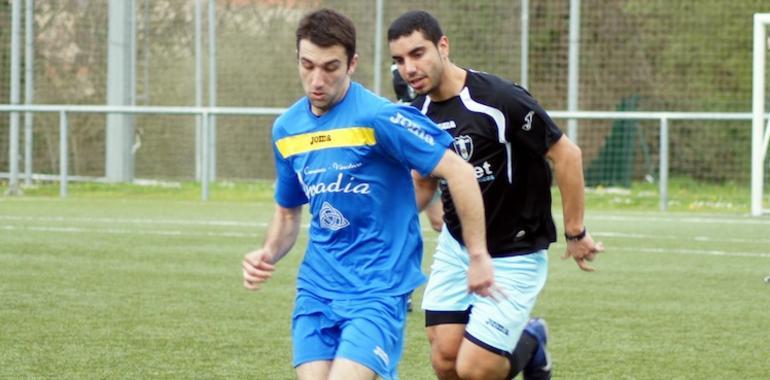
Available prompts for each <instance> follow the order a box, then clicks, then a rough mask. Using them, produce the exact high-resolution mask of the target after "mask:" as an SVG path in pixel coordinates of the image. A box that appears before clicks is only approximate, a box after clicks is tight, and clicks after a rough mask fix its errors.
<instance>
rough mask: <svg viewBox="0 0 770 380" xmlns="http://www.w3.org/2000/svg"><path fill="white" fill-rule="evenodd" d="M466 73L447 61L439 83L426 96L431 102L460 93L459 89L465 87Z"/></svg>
mask: <svg viewBox="0 0 770 380" xmlns="http://www.w3.org/2000/svg"><path fill="white" fill-rule="evenodd" d="M467 75H468V73H467V72H466V71H465V70H464V69H462V68H460V67H457V65H455V64H454V63H452V62H447V64H446V68H445V69H444V72H443V74H442V75H441V85H439V86H438V87H436V88H435V89H433V91H431V92H430V93H429V94H428V96H429V97H430V100H431V101H432V102H441V101H444V100H447V99H449V98H453V97H455V96H457V95H460V91H461V90H462V89H463V87H465V77H466V76H467Z"/></svg>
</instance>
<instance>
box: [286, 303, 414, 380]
mask: <svg viewBox="0 0 770 380" xmlns="http://www.w3.org/2000/svg"><path fill="white" fill-rule="evenodd" d="M408 298H409V297H408V295H403V296H396V297H370V298H361V299H354V300H337V301H334V300H328V299H325V298H321V297H318V296H315V295H313V294H311V293H309V292H307V291H303V290H302V289H300V290H298V291H297V298H296V301H295V307H294V315H293V317H292V329H291V330H292V346H293V357H294V359H293V363H292V364H293V365H294V367H297V366H299V365H301V364H303V363H307V362H312V361H317V360H334V359H335V358H345V359H349V360H352V361H354V362H356V363H359V364H361V365H364V366H366V367H368V368H369V369H371V370H372V371H374V372H375V373H377V375H379V376H380V377H381V378H383V379H392V380H396V379H398V370H397V369H398V363H399V362H400V361H401V354H402V351H403V346H404V325H405V323H406V303H407V300H408Z"/></svg>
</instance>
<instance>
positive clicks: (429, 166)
mask: <svg viewBox="0 0 770 380" xmlns="http://www.w3.org/2000/svg"><path fill="white" fill-rule="evenodd" d="M355 38H356V37H355V28H354V26H353V24H352V22H351V21H350V20H349V19H348V18H347V17H345V16H343V15H341V14H339V13H337V12H335V11H332V10H320V11H316V12H313V13H311V14H309V15H307V16H305V17H304V18H303V19H302V20H301V21H300V23H299V27H298V29H297V39H296V41H297V59H298V66H299V67H298V68H299V76H300V79H301V82H302V85H303V88H304V91H305V95H306V96H304V97H303V98H301V99H300V100H299V101H297V102H296V103H295V104H294V105H292V106H291V107H290V108H289V109H288V110H287V111H286V112H285V113H284V114H283V115H281V116H280V117H279V118H278V119H277V120H276V121H275V124H274V126H273V138H272V139H273V150H274V155H275V165H276V172H277V180H276V190H275V201H276V209H275V213H274V216H273V221H272V223H271V224H270V227H269V228H268V230H267V234H266V238H265V242H264V245H263V246H262V248H261V249H258V250H256V251H253V252H250V253H248V254H246V255H245V257H244V259H243V278H244V286H245V287H246V288H247V289H252V290H256V289H258V288H259V287H260V285H261V284H262V283H263V282H264V281H266V280H268V279H269V278H270V276H271V275H272V272H273V271H274V270H275V268H276V263H277V262H278V261H279V260H280V259H281V258H282V257H284V255H286V254H287V253H288V252H289V250H290V249H291V248H292V246H293V245H294V243H295V242H296V240H297V235H298V233H299V229H300V214H301V210H302V207H303V205H304V204H308V207H309V209H310V230H309V237H308V245H307V249H306V250H305V256H304V258H303V261H302V264H301V265H300V268H299V273H298V276H297V295H296V299H295V308H294V313H293V317H292V345H293V365H294V367H295V368H296V372H297V376H298V377H299V379H300V380H311V379H336V380H341V379H345V380H358V379H361V380H364V379H366V380H371V379H374V378H376V377H377V376H380V377H382V378H384V379H396V378H397V377H398V375H397V366H398V363H399V360H400V359H401V353H402V347H403V330H404V324H405V319H406V302H407V298H408V294H409V293H410V292H411V291H412V290H413V289H414V288H416V287H417V286H419V285H420V284H422V283H423V282H424V280H425V279H424V275H423V274H422V273H421V271H420V262H421V258H422V241H421V238H420V226H419V221H418V217H417V205H416V202H415V192H414V187H413V183H412V176H411V174H410V171H411V170H415V171H417V172H419V173H420V174H421V175H425V176H427V175H433V176H437V177H441V178H444V179H445V180H446V182H447V184H448V188H449V189H451V191H452V196H453V197H454V198H455V199H456V200H457V203H458V205H461V206H459V207H458V215H459V219H460V220H461V223H462V225H463V238H464V239H465V242H466V245H467V247H468V251H469V252H470V255H471V259H470V261H471V265H470V269H469V271H468V281H467V287H466V291H468V292H474V293H477V294H479V295H481V296H490V297H495V296H496V297H498V298H501V297H503V295H501V294H497V293H496V285H495V284H494V280H493V279H494V274H493V268H492V262H491V258H490V256H489V254H488V252H487V248H486V235H485V232H484V208H483V204H482V198H481V193H480V191H479V186H478V184H477V183H476V181H475V177H474V172H473V168H472V167H471V166H470V165H469V164H468V163H466V162H465V161H464V160H463V159H462V158H460V157H458V156H457V155H456V154H455V153H454V152H453V151H452V150H451V149H448V147H450V146H451V144H452V138H451V137H450V136H449V135H448V134H446V133H445V132H443V131H442V130H441V129H439V128H438V127H437V126H436V125H435V124H433V122H431V121H430V120H429V119H428V118H427V117H425V116H424V115H422V114H421V113H419V112H418V111H417V110H416V109H414V108H413V107H411V106H407V105H397V104H393V103H391V102H389V101H388V100H386V99H384V98H381V97H378V96H376V95H374V94H373V93H371V92H369V91H368V90H366V89H365V88H363V87H362V86H361V85H359V84H358V83H355V82H352V81H351V78H350V77H351V75H352V74H353V71H354V70H355V68H356V64H357V61H358V56H357V55H356V53H355Z"/></svg>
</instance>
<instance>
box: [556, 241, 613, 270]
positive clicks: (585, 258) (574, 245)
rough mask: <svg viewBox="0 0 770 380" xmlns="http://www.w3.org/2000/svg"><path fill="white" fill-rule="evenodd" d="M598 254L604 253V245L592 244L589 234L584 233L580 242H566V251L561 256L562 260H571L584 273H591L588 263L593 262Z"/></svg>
mask: <svg viewBox="0 0 770 380" xmlns="http://www.w3.org/2000/svg"><path fill="white" fill-rule="evenodd" d="M600 252H604V244H603V243H602V242H594V239H593V238H592V237H591V234H590V233H588V232H586V236H585V237H583V238H582V239H580V240H568V241H567V251H566V252H565V253H564V256H562V257H561V258H562V259H567V258H570V257H571V258H573V259H574V260H575V263H577V266H578V268H580V269H581V270H583V271H586V272H593V271H594V270H596V269H594V267H592V266H591V265H590V264H588V262H590V261H594V259H595V258H596V255H597V254H598V253H600Z"/></svg>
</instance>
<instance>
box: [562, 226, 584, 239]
mask: <svg viewBox="0 0 770 380" xmlns="http://www.w3.org/2000/svg"><path fill="white" fill-rule="evenodd" d="M584 237H586V228H585V227H583V230H582V231H580V233H578V234H577V235H570V234H568V233H566V232H565V233H564V238H565V239H567V241H580V240H583V238H584Z"/></svg>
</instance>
